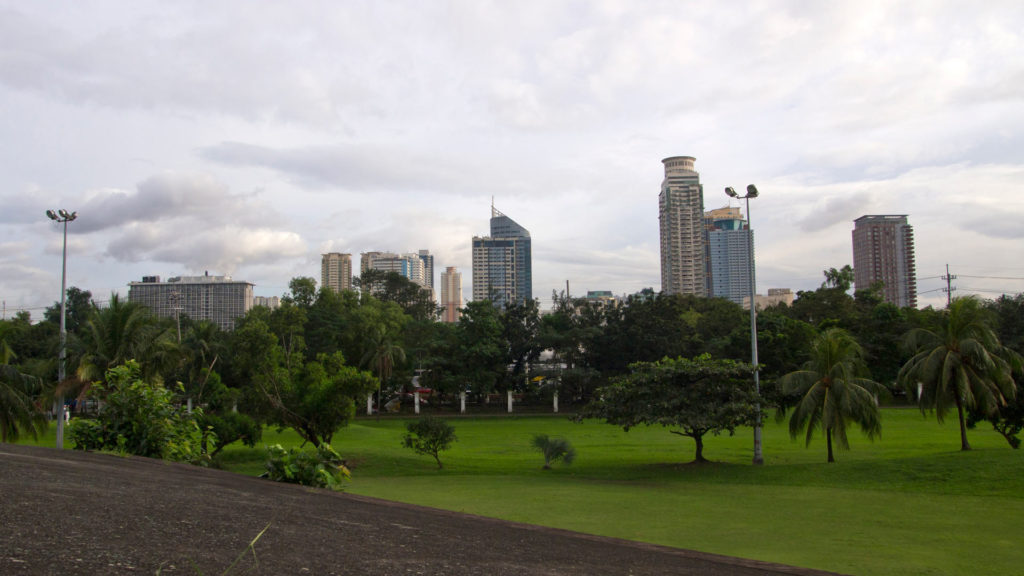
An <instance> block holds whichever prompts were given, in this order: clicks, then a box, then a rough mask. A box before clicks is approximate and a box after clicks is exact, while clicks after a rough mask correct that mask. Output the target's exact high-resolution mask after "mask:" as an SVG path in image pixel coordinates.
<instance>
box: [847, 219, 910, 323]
mask: <svg viewBox="0 0 1024 576" xmlns="http://www.w3.org/2000/svg"><path fill="white" fill-rule="evenodd" d="M853 224H854V228H853V283H854V286H855V288H856V289H858V290H865V289H868V288H871V287H872V286H874V285H875V284H876V283H881V288H882V297H883V298H884V299H885V301H886V302H889V303H890V304H894V305H896V306H898V307H900V308H903V307H906V306H910V307H912V308H916V307H917V267H916V264H915V260H914V229H913V227H911V226H910V224H909V223H908V222H907V215H906V214H897V215H892V214H890V215H867V216H861V217H860V218H857V219H856V220H854V221H853Z"/></svg>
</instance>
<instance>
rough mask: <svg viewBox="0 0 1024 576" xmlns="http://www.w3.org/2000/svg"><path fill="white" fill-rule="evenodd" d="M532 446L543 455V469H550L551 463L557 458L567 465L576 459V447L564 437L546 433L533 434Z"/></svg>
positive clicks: (556, 460)
mask: <svg viewBox="0 0 1024 576" xmlns="http://www.w3.org/2000/svg"><path fill="white" fill-rule="evenodd" d="M533 447H534V448H536V449H537V450H539V451H540V453H541V454H543V455H544V469H545V470H550V469H551V464H553V463H555V462H558V461H559V460H561V461H562V463H563V464H565V465H566V466H568V465H569V464H572V461H573V460H575V459H576V449H575V448H573V447H572V444H570V443H569V441H568V440H566V439H565V438H551V437H549V436H548V435H547V434H535V435H534V437H533Z"/></svg>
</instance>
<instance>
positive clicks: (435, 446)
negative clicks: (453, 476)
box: [402, 416, 458, 468]
mask: <svg viewBox="0 0 1024 576" xmlns="http://www.w3.org/2000/svg"><path fill="white" fill-rule="evenodd" d="M405 429H406V431H407V432H408V433H407V434H406V435H405V438H404V439H403V440H402V445H403V446H405V447H406V448H412V449H413V450H415V451H416V453H417V454H423V455H426V456H433V457H434V460H436V461H437V467H438V468H442V467H443V466H442V464H441V457H440V456H439V453H440V452H441V450H447V449H448V447H449V446H450V445H451V443H452V442H454V441H456V440H458V438H456V436H455V428H453V427H452V426H451V425H450V424H448V423H447V422H445V421H444V420H441V419H439V418H434V417H432V416H427V417H425V418H421V419H419V420H417V421H416V422H409V423H408V424H406V425H405Z"/></svg>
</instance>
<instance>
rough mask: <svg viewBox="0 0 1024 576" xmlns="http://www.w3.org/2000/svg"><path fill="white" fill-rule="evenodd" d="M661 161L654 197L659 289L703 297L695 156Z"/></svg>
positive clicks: (699, 195)
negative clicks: (662, 170) (658, 190)
mask: <svg viewBox="0 0 1024 576" xmlns="http://www.w3.org/2000/svg"><path fill="white" fill-rule="evenodd" d="M661 162H662V164H664V165H665V179H664V180H663V181H662V183H661V194H660V195H659V196H658V221H659V224H660V226H661V291H662V292H664V293H665V294H694V295H697V296H705V295H707V282H706V265H705V253H704V187H703V186H701V183H700V174H698V173H697V171H696V170H694V167H693V166H694V162H696V158H694V157H692V156H672V157H670V158H665V159H664V160H662V161H661Z"/></svg>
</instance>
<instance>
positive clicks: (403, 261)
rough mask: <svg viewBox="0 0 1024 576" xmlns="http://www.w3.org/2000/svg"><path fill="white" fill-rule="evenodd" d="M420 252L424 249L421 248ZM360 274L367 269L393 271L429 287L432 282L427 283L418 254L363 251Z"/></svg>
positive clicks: (431, 259) (424, 270)
mask: <svg viewBox="0 0 1024 576" xmlns="http://www.w3.org/2000/svg"><path fill="white" fill-rule="evenodd" d="M420 252H421V254H422V253H423V252H426V250H421V251H420ZM360 256H361V257H360V262H359V271H360V274H361V273H363V272H366V271H367V270H380V271H381V272H395V273H397V274H399V275H401V276H404V277H405V278H408V279H409V280H411V281H412V282H415V283H416V284H419V285H420V286H423V287H424V288H430V287H431V285H432V284H433V282H431V283H430V284H428V283H427V276H426V266H425V265H424V259H423V258H422V257H421V256H420V254H395V253H393V252H363V253H362V254H361V255H360ZM430 265H431V274H433V265H434V262H433V256H431V257H430Z"/></svg>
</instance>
